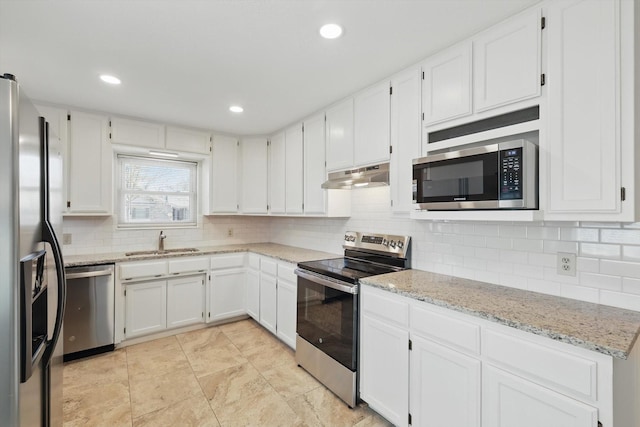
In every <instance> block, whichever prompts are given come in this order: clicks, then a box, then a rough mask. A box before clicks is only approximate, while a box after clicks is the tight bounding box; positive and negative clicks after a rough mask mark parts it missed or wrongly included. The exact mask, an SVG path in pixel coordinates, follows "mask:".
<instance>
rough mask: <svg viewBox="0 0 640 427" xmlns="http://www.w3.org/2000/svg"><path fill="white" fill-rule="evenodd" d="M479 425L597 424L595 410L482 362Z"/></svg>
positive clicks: (582, 426) (564, 426)
mask: <svg viewBox="0 0 640 427" xmlns="http://www.w3.org/2000/svg"><path fill="white" fill-rule="evenodd" d="M482 369H483V372H482V425H485V426H492V427H513V426H518V427H540V426H544V427H596V426H597V425H598V410H597V409H596V408H594V407H591V406H588V405H585V404H584V403H581V402H578V401H577V400H574V399H571V398H569V397H567V396H564V395H562V394H560V393H556V392H554V391H552V390H549V389H547V388H544V387H541V386H539V385H537V384H534V383H532V382H530V381H527V380H524V379H522V378H520V377H517V376H515V375H510V374H508V373H506V372H504V371H502V370H500V369H497V368H495V367H493V366H490V365H487V364H485V365H484V366H483V368H482Z"/></svg>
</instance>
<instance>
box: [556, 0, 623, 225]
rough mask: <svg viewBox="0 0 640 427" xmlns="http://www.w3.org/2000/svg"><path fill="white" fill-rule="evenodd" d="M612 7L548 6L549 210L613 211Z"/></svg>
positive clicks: (589, 3)
mask: <svg viewBox="0 0 640 427" xmlns="http://www.w3.org/2000/svg"><path fill="white" fill-rule="evenodd" d="M617 4H618V3H617V2H614V1H593V0H581V1H580V0H571V1H553V2H550V3H549V6H548V17H549V21H550V22H553V25H551V24H550V25H549V27H548V30H549V33H548V39H549V43H548V52H549V55H548V56H549V64H548V69H549V86H548V91H549V114H548V119H547V120H548V134H547V140H548V141H549V143H548V144H547V145H548V146H547V150H548V155H547V164H548V171H549V172H548V187H547V191H548V195H549V197H548V203H547V208H546V211H547V212H548V213H549V214H554V213H574V214H580V213H590V214H600V215H601V216H600V217H594V219H596V220H603V219H604V220H607V219H609V220H615V219H616V218H615V217H614V218H611V217H610V218H607V217H606V215H609V216H611V215H612V214H616V213H618V212H620V208H621V207H620V197H619V195H620V170H621V164H620V132H619V122H618V119H617V115H618V114H619V112H618V105H619V101H620V97H619V95H620V89H619V86H618V85H619V78H618V72H617V67H618V64H619V62H620V58H619V55H618V47H619V45H618V37H619V17H618V15H617V13H616V5H617ZM545 31H546V30H545ZM586 46H588V48H586ZM630 160H631V159H630ZM585 219H587V218H585Z"/></svg>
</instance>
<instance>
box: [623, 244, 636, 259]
mask: <svg viewBox="0 0 640 427" xmlns="http://www.w3.org/2000/svg"><path fill="white" fill-rule="evenodd" d="M622 259H623V260H625V261H640V246H630V245H625V246H623V247H622Z"/></svg>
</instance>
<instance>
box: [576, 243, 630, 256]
mask: <svg viewBox="0 0 640 427" xmlns="http://www.w3.org/2000/svg"><path fill="white" fill-rule="evenodd" d="M620 251H621V248H620V245H605V244H601V243H580V255H581V256H586V257H594V258H612V259H619V258H620Z"/></svg>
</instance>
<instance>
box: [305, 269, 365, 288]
mask: <svg viewBox="0 0 640 427" xmlns="http://www.w3.org/2000/svg"><path fill="white" fill-rule="evenodd" d="M294 272H295V273H296V275H297V276H299V277H302V278H303V279H307V280H309V281H311V282H314V283H317V284H319V285H322V286H326V287H328V288H332V289H335V290H337V291H342V292H347V293H349V294H357V293H358V285H353V284H351V283H347V282H341V281H338V280H329V279H326V278H324V277H321V276H318V275H316V274H312V273H307V272H306V271H304V270H301V269H299V268H296V269H295V271H294Z"/></svg>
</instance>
